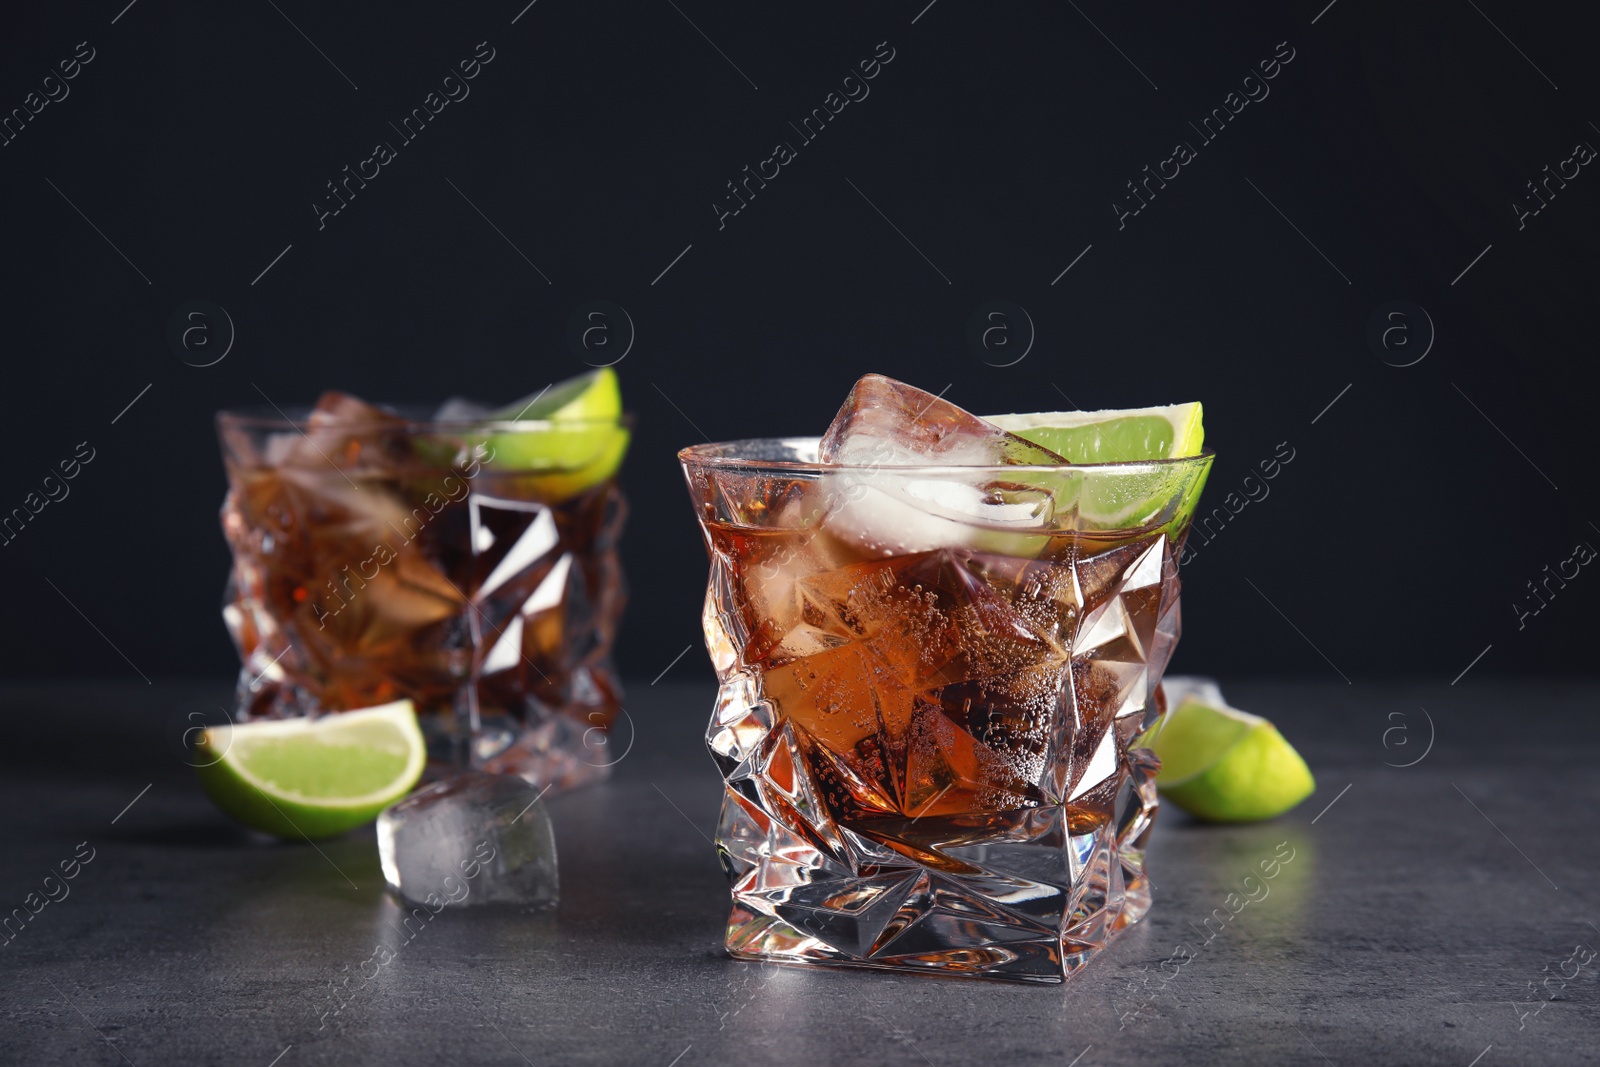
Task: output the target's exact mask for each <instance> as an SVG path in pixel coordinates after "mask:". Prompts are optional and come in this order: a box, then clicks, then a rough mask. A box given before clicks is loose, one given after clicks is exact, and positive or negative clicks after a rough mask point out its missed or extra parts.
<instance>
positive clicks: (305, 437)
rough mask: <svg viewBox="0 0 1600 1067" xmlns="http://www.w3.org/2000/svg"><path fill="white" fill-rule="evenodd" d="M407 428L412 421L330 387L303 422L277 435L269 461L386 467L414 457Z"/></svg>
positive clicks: (353, 467)
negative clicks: (409, 456) (408, 422)
mask: <svg viewBox="0 0 1600 1067" xmlns="http://www.w3.org/2000/svg"><path fill="white" fill-rule="evenodd" d="M406 427H407V422H406V420H405V419H403V418H401V417H400V416H399V415H396V414H395V413H394V412H392V411H388V410H386V409H384V408H381V407H378V406H377V405H375V404H369V403H367V402H366V401H365V400H362V399H360V398H359V397H354V396H351V395H350V394H349V393H341V392H339V391H338V390H336V389H330V390H328V391H327V392H325V393H323V394H322V396H321V397H319V398H318V399H317V406H316V407H314V408H312V409H311V414H310V415H309V416H308V417H307V418H306V419H305V422H304V424H303V425H302V426H300V427H298V428H296V429H292V430H285V431H283V432H281V433H277V434H275V435H274V436H273V437H272V439H271V440H270V441H269V442H268V444H267V447H266V452H265V455H266V461H267V463H268V464H270V465H271V466H274V467H300V468H305V469H308V470H327V469H329V468H330V466H331V467H336V468H339V469H341V470H349V471H354V470H358V469H361V468H363V467H370V466H373V465H377V466H378V467H379V468H385V467H389V466H391V465H392V462H393V460H395V459H401V460H403V459H405V458H407V457H408V455H409V450H408V449H407V447H406V444H405V435H404V433H403V432H402V431H404V430H405V429H406Z"/></svg>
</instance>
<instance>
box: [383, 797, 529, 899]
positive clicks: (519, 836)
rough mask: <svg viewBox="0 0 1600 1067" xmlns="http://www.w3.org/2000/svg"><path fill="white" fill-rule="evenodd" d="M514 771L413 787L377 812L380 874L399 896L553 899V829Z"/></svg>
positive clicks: (421, 897) (412, 897)
mask: <svg viewBox="0 0 1600 1067" xmlns="http://www.w3.org/2000/svg"><path fill="white" fill-rule="evenodd" d="M542 795H543V791H542V790H538V789H534V788H533V787H532V786H530V785H529V784H528V783H527V782H525V781H523V780H522V779H521V778H518V777H516V776H515V775H509V774H484V773H483V772H481V771H467V772H465V773H463V774H459V775H456V776H454V777H451V778H447V779H445V780H444V781H441V782H435V783H433V784H432V785H429V786H425V787H424V788H422V789H419V790H417V791H416V792H415V793H413V794H411V795H410V796H409V797H407V798H406V799H404V800H402V801H401V802H400V803H398V804H396V805H394V806H393V807H391V808H389V809H388V810H387V811H385V812H384V813H383V814H382V815H380V816H378V858H379V860H380V862H381V863H382V865H383V876H384V878H385V879H386V880H387V881H388V883H389V888H390V889H392V890H394V892H395V893H397V894H399V895H400V896H401V897H403V898H404V899H406V900H408V901H411V902H413V903H418V904H424V905H426V906H428V907H429V908H433V909H436V910H437V909H438V908H440V907H443V906H444V905H445V904H461V905H473V904H518V905H523V906H527V907H538V908H551V907H554V906H555V905H556V902H557V900H558V898H559V892H558V880H557V876H556V840H555V831H554V829H553V828H552V827H551V825H550V813H549V812H548V811H546V810H545V806H544V804H543V803H542V802H541V801H540V799H539V798H540V797H541V796H542Z"/></svg>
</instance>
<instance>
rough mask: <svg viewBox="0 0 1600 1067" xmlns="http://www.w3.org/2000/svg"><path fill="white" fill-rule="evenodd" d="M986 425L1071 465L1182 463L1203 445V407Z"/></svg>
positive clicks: (1007, 418) (1005, 418)
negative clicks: (1174, 461) (1175, 460)
mask: <svg viewBox="0 0 1600 1067" xmlns="http://www.w3.org/2000/svg"><path fill="white" fill-rule="evenodd" d="M988 421H989V422H992V423H994V424H995V425H996V426H998V427H1000V428H1001V429H1002V430H1009V431H1010V432H1011V433H1014V434H1016V435H1017V436H1018V437H1022V438H1026V439H1027V440H1029V441H1032V442H1033V443H1034V444H1036V445H1042V446H1044V447H1045V448H1048V449H1049V450H1050V451H1052V452H1054V453H1055V454H1056V455H1058V456H1060V457H1062V458H1063V459H1065V460H1066V461H1067V462H1068V463H1131V462H1138V461H1141V460H1152V459H1181V458H1182V457H1184V456H1198V455H1199V454H1200V447H1201V445H1202V444H1204V443H1205V429H1204V427H1203V426H1202V424H1201V409H1200V405H1199V404H1171V405H1168V406H1166V407H1157V408H1125V409H1121V410H1115V409H1114V410H1109V411H1045V412H1035V413H1033V414H1029V415H991V416H989V418H988Z"/></svg>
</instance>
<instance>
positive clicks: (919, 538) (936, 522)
mask: <svg viewBox="0 0 1600 1067" xmlns="http://www.w3.org/2000/svg"><path fill="white" fill-rule="evenodd" d="M818 458H819V459H820V460H821V461H822V462H823V463H824V464H840V465H843V466H845V467H846V468H848V469H844V470H836V471H830V472H828V473H827V474H826V475H825V476H824V479H823V489H824V494H825V497H826V508H827V516H826V519H825V523H826V526H827V528H828V529H829V530H830V531H831V532H833V533H834V535H835V536H837V537H839V538H840V539H841V540H844V541H847V542H849V543H851V544H854V545H855V546H856V547H858V548H864V549H866V550H867V551H869V552H873V553H881V554H883V555H886V556H891V555H904V554H907V553H912V552H925V551H930V550H932V549H936V548H946V547H957V546H966V547H973V548H982V549H988V550H991V551H998V552H1009V553H1014V554H1019V555H1032V554H1034V553H1036V552H1038V551H1039V550H1040V549H1041V548H1042V547H1043V545H1044V539H1043V538H1042V537H1040V536H1039V535H1037V534H1033V535H1029V534H1027V533H1024V532H1022V531H1029V530H1033V531H1037V530H1041V529H1046V528H1048V527H1049V525H1050V522H1051V520H1052V518H1053V514H1054V498H1053V495H1052V492H1051V486H1050V483H1049V480H1048V479H1039V478H1033V479H1031V480H1030V481H1029V482H1027V483H1023V484H1020V485H1018V484H1010V483H999V482H997V481H996V480H995V478H994V474H993V472H992V471H976V470H974V471H964V470H963V469H962V468H982V467H997V466H1007V465H1018V464H1026V465H1031V466H1050V467H1057V466H1061V465H1062V464H1064V463H1065V462H1066V461H1065V460H1063V459H1062V458H1061V457H1060V456H1058V455H1056V454H1055V453H1054V452H1051V451H1050V450H1049V449H1046V448H1043V447H1041V446H1039V445H1036V444H1034V443H1032V442H1031V441H1026V440H1024V439H1023V438H1021V437H1018V436H1016V435H1015V434H1011V433H1007V432H1006V431H1005V430H1002V429H1000V427H998V426H995V425H993V424H992V423H989V422H985V421H984V420H983V419H980V418H978V417H977V416H976V415H972V414H970V413H968V412H966V411H963V410H962V409H961V408H959V407H957V406H956V405H954V404H952V403H950V402H949V401H947V400H943V399H941V398H940V397H938V396H935V395H934V394H932V393H928V392H925V391H923V390H921V389H918V388H916V387H915V386H911V385H907V384H905V383H904V382H898V381H895V380H894V379H893V378H886V377H884V376H883V375H881V374H869V375H866V376H865V377H863V378H862V379H861V380H859V381H858V382H856V384H855V386H854V388H852V389H851V390H850V395H849V396H848V397H847V398H846V399H845V402H844V406H843V407H841V408H840V409H839V413H838V414H837V415H836V416H834V419H833V423H832V425H830V426H829V427H828V432H827V433H826V434H825V435H823V438H822V441H821V443H820V445H819V446H818ZM918 467H921V468H928V467H940V468H944V469H943V470H939V471H930V470H926V469H923V470H899V469H897V468H918ZM1033 483H1037V484H1033ZM1011 530H1016V531H1018V533H1016V534H1012V533H1009V532H1008V531H1011Z"/></svg>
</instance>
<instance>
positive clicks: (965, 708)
mask: <svg viewBox="0 0 1600 1067" xmlns="http://www.w3.org/2000/svg"><path fill="white" fill-rule="evenodd" d="M679 455H680V459H681V461H682V463H683V467H684V471H685V474H686V477H687V479H688V483H689V490H690V494H691V496H692V498H693V500H694V504H695V508H696V513H697V517H698V518H699V521H700V523H701V527H702V530H703V532H704V534H705V538H706V544H707V548H708V551H709V554H710V558H711V575H710V582H709V586H708V589H707V595H706V601H705V611H704V617H703V622H704V627H705V637H706V644H707V647H708V649H709V651H710V653H711V658H712V661H713V664H714V666H715V667H716V670H717V675H718V678H719V679H720V681H721V688H720V691H719V694H718V697H717V703H716V707H715V709H714V711H713V713H712V717H711V723H710V726H709V728H708V731H707V735H706V740H707V744H708V746H709V748H710V750H711V754H712V756H713V758H714V759H715V760H716V762H717V765H718V767H719V768H720V769H721V772H722V775H723V778H724V781H725V791H724V796H723V804H722V815H721V820H720V823H719V825H718V829H717V840H716V843H717V849H718V853H719V855H720V857H721V860H722V864H723V867H724V870H725V872H726V874H727V876H728V880H729V884H730V887H731V890H732V897H733V903H732V910H731V913H730V916H729V920H728V927H727V947H728V950H729V952H730V953H732V954H733V955H734V956H737V957H740V958H748V959H763V960H772V961H780V962H795V963H817V964H832V965H845V966H860V967H870V968H878V969H884V970H895V971H906V972H936V973H941V974H954V975H964V976H973V977H991V978H1004V979H1012V980H1019V981H1032V982H1059V981H1062V980H1063V979H1064V978H1066V977H1067V976H1068V975H1070V974H1072V973H1073V972H1074V971H1076V970H1077V969H1078V968H1080V967H1082V966H1083V965H1084V964H1085V963H1086V962H1087V961H1088V960H1089V958H1090V957H1091V956H1093V955H1094V954H1095V953H1096V952H1098V951H1099V950H1100V949H1102V948H1104V947H1105V945H1106V944H1107V943H1108V942H1109V940H1110V939H1111V938H1112V937H1113V936H1114V935H1115V934H1116V933H1117V932H1118V931H1120V930H1122V929H1123V928H1125V927H1127V926H1128V925H1130V924H1132V923H1134V922H1136V921H1137V920H1138V919H1139V918H1140V917H1141V916H1142V915H1143V914H1144V913H1145V911H1146V910H1147V909H1148V908H1149V906H1150V885H1149V882H1148V880H1147V879H1146V877H1145V873H1144V853H1143V845H1144V843H1145V839H1146V837H1147V835H1148V832H1149V829H1150V825H1151V820H1152V819H1153V817H1154V815H1155V812H1156V791H1155V783H1154V776H1155V772H1156V770H1157V768H1158V766H1159V764H1158V761H1157V760H1156V758H1155V757H1154V755H1152V754H1151V753H1150V752H1148V751H1147V750H1145V749H1142V748H1135V747H1133V744H1132V743H1133V741H1134V740H1135V738H1137V737H1138V736H1139V735H1140V734H1142V733H1143V732H1144V731H1145V730H1146V729H1148V728H1149V727H1150V726H1152V725H1153V724H1154V723H1155V722H1156V720H1157V719H1158V718H1159V716H1160V714H1161V713H1162V712H1163V711H1164V706H1163V703H1162V700H1161V697H1160V691H1159V688H1158V687H1159V683H1160V680H1161V674H1162V671H1163V670H1164V669H1165V667H1166V664H1167V661H1168V659H1169V658H1170V657H1171V655H1172V651H1173V647H1174V645H1175V644H1176V642H1177V640H1178V634H1179V630H1180V616H1179V605H1178V589H1179V583H1178V568H1177V559H1178V555H1179V552H1180V551H1181V547H1182V538H1183V536H1184V534H1185V533H1186V532H1187V529H1188V524H1189V519H1190V516H1191V515H1192V513H1193V510H1194V505H1195V502H1196V500H1197V499H1198V495H1199V492H1200V489H1201V487H1202V485H1203V483H1204V480H1205V476H1206V473H1207V471H1208V469H1209V467H1210V463H1211V456H1210V454H1209V453H1208V454H1206V455H1203V456H1200V457H1196V458H1194V459H1184V460H1166V461H1158V462H1153V463H1121V464H1106V465H1102V466H1075V467H1059V466H1057V467H1047V466H1019V465H1006V466H998V465H997V466H994V467H990V468H980V467H971V466H968V467H921V468H896V469H889V468H873V467H870V466H858V467H844V466H839V465H825V464H818V463H817V462H816V455H817V441H816V440H815V439H794V440H785V441H777V440H761V441H740V442H732V443H728V444H720V445H705V446H699V447H695V448H690V449H685V450H684V451H683V452H681V453H680V454H679ZM873 494H877V496H874V495H873ZM974 496H975V497H976V498H977V499H981V500H982V501H985V502H987V503H985V504H984V505H983V506H984V507H986V508H989V509H990V511H991V512H992V513H993V515H994V516H995V518H994V519H993V521H983V520H980V519H979V518H977V517H974V511H973V506H972V505H971V504H970V503H969V502H967V501H969V500H970V499H971V498H974ZM950 501H957V502H961V506H960V508H952V507H950V506H947V505H948V502H950ZM1019 508H1020V509H1022V510H1021V511H1018V510H1017V509H1019ZM1007 509H1010V510H1007ZM989 513H990V512H985V511H983V510H981V509H980V510H979V512H978V514H979V515H987V514H989ZM1019 515H1020V516H1021V517H1022V518H1021V519H1020V520H1019V519H1018V516H1019ZM872 523H877V524H879V525H880V526H884V527H886V528H885V529H883V530H873V529H869V527H870V526H871V524H872ZM863 531H865V532H863Z"/></svg>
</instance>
